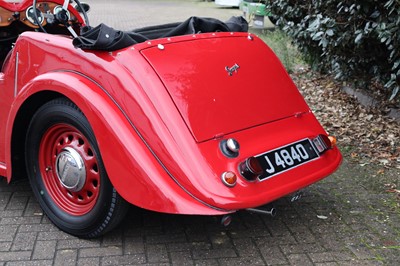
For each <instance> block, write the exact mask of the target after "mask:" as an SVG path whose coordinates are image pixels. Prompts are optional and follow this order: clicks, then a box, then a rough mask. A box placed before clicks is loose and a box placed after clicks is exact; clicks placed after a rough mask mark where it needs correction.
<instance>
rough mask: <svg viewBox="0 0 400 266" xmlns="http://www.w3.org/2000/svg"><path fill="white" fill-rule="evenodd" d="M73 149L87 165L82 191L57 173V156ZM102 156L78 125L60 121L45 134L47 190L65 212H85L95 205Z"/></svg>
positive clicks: (43, 158) (42, 151) (42, 160)
mask: <svg viewBox="0 0 400 266" xmlns="http://www.w3.org/2000/svg"><path fill="white" fill-rule="evenodd" d="M65 148H68V149H73V150H74V151H76V152H77V154H79V156H80V158H81V159H82V162H83V163H84V166H85V173H84V174H85V182H84V184H82V186H81V187H80V188H79V191H73V190H71V189H69V188H67V187H66V186H64V185H63V183H62V182H61V180H60V178H59V177H58V175H57V169H56V168H57V167H56V163H57V156H58V155H59V154H60V153H61V152H62V151H63V150H65ZM98 165H99V164H98V160H97V158H96V156H95V153H94V150H93V148H92V146H91V145H90V142H89V141H88V140H87V138H86V137H85V136H84V135H83V134H82V133H81V132H80V131H79V130H77V129H76V128H75V127H73V126H70V125H67V124H58V125H55V126H53V127H51V128H49V129H48V130H47V131H46V132H45V134H44V135H43V137H42V140H41V143H40V148H39V168H40V172H41V175H42V179H43V183H44V185H45V187H46V190H47V192H48V193H49V195H50V196H51V198H52V199H53V201H54V202H55V204H56V205H57V206H58V207H59V208H60V209H61V210H63V211H64V212H67V213H69V214H71V215H74V216H81V215H84V214H86V213H88V212H89V211H90V210H92V209H93V207H94V205H95V204H96V201H97V198H98V197H99V191H100V172H99V167H98Z"/></svg>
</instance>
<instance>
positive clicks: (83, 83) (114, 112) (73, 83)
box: [6, 72, 228, 215]
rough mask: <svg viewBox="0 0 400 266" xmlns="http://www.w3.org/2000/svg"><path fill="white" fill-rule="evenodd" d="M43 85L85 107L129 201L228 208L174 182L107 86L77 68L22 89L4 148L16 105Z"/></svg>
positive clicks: (183, 208) (177, 208) (167, 208)
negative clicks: (214, 204)
mask: <svg viewBox="0 0 400 266" xmlns="http://www.w3.org/2000/svg"><path fill="white" fill-rule="evenodd" d="M44 91H52V92H57V93H60V94H62V95H64V96H65V97H67V98H69V99H70V100H71V101H72V102H74V103H75V104H76V105H77V106H78V107H79V108H80V110H81V111H82V112H83V113H84V115H85V116H86V118H87V119H88V121H89V123H90V125H91V126H92V130H93V132H94V135H95V137H96V140H97V143H98V146H99V149H100V151H101V156H102V159H103V162H104V165H105V167H106V170H107V173H108V176H109V178H110V181H111V182H112V184H113V186H114V187H115V188H116V190H117V191H118V193H119V194H120V195H121V196H122V197H123V198H124V199H125V200H127V201H128V202H130V203H131V204H133V205H135V206H138V207H141V208H144V209H148V210H152V211H158V212H165V213H179V214H203V215H221V214H225V213H228V211H225V210H219V209H214V208H212V206H208V205H205V204H203V203H201V202H199V201H197V200H196V199H194V198H193V197H192V196H190V195H189V194H187V193H186V192H185V191H184V190H183V189H182V188H181V187H180V186H179V185H178V184H176V183H175V182H174V181H173V180H172V179H171V177H170V176H168V174H167V173H166V171H165V169H164V168H163V167H162V166H161V165H160V164H159V162H158V161H157V159H156V158H155V157H154V155H153V154H152V153H151V151H150V150H149V149H148V147H147V146H146V145H145V143H143V141H142V139H141V138H140V136H139V135H138V134H137V132H136V131H135V130H134V128H133V126H132V124H131V121H129V119H128V118H127V117H126V116H125V114H124V113H123V110H121V109H120V108H119V106H118V105H117V104H116V102H115V101H114V100H113V99H112V98H111V97H110V95H108V93H107V92H106V90H105V89H103V88H101V86H100V85H99V84H97V83H95V82H94V81H92V80H91V79H90V78H88V77H86V76H83V75H82V74H80V73H76V72H51V73H46V74H43V75H41V76H38V77H36V78H35V79H33V80H32V81H30V82H29V83H28V84H26V85H25V86H24V87H23V88H22V89H21V91H20V93H19V94H18V95H17V97H16V99H15V101H14V104H13V108H12V110H11V112H10V115H9V119H8V122H7V127H6V128H7V129H6V130H7V136H6V140H7V142H6V143H7V147H6V148H7V150H9V151H10V150H11V144H10V143H11V141H10V140H11V134H12V128H13V124H14V120H15V117H16V116H17V113H18V110H19V109H20V107H21V106H22V105H23V103H24V102H25V101H26V100H27V99H29V98H30V97H31V96H32V95H35V94H36V93H40V92H44ZM6 164H7V166H8V165H11V154H10V153H7V155H6ZM7 177H8V178H7V179H8V181H10V179H11V167H7Z"/></svg>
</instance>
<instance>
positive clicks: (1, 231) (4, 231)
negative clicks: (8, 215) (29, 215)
mask: <svg viewBox="0 0 400 266" xmlns="http://www.w3.org/2000/svg"><path fill="white" fill-rule="evenodd" d="M17 230H18V226H15V225H0V242H7V241H13V239H14V236H15V234H16V232H17Z"/></svg>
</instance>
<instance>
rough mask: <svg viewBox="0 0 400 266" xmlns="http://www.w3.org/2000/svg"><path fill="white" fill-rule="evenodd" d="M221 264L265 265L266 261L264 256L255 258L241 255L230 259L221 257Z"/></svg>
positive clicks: (228, 265)
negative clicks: (263, 258)
mask: <svg viewBox="0 0 400 266" xmlns="http://www.w3.org/2000/svg"><path fill="white" fill-rule="evenodd" d="M218 262H219V265H226V266H231V265H243V266H247V265H252V266H253V265H265V262H264V261H263V260H262V258H254V257H241V258H229V259H219V260H218Z"/></svg>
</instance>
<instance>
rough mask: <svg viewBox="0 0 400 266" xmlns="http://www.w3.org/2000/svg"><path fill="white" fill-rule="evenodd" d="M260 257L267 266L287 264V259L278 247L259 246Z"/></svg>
mask: <svg viewBox="0 0 400 266" xmlns="http://www.w3.org/2000/svg"><path fill="white" fill-rule="evenodd" d="M259 249H260V252H261V255H262V256H263V258H264V261H265V262H266V263H267V264H268V265H274V264H287V263H288V262H287V259H286V257H285V255H284V254H283V253H282V251H281V250H280V248H279V247H278V246H265V245H264V246H259Z"/></svg>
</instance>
